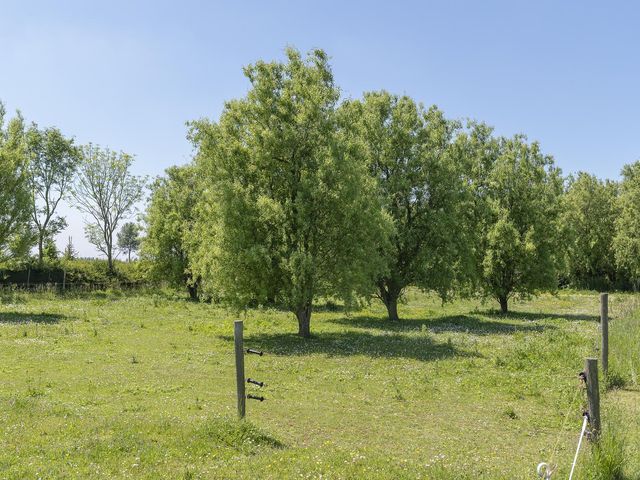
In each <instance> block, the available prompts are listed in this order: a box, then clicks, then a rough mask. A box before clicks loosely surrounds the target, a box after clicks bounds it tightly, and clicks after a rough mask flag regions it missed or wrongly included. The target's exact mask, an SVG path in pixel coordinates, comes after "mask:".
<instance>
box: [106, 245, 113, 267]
mask: <svg viewBox="0 0 640 480" xmlns="http://www.w3.org/2000/svg"><path fill="white" fill-rule="evenodd" d="M107 267H108V268H109V273H113V272H114V269H113V253H112V251H111V246H109V245H107Z"/></svg>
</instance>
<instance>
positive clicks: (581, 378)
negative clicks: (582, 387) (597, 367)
mask: <svg viewBox="0 0 640 480" xmlns="http://www.w3.org/2000/svg"><path fill="white" fill-rule="evenodd" d="M578 378H579V379H580V380H582V381H583V382H584V383H587V374H586V373H585V372H580V373H579V374H578Z"/></svg>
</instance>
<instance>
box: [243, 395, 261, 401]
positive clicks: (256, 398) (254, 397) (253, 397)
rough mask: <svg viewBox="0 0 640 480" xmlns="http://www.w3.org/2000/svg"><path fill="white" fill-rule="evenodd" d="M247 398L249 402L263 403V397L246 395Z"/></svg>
mask: <svg viewBox="0 0 640 480" xmlns="http://www.w3.org/2000/svg"><path fill="white" fill-rule="evenodd" d="M247 398H248V399H249V400H258V401H260V402H264V397H258V396H256V395H251V394H249V395H247Z"/></svg>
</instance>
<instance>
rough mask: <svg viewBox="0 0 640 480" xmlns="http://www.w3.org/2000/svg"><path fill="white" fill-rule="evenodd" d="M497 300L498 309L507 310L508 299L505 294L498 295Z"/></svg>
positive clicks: (504, 311)
mask: <svg viewBox="0 0 640 480" xmlns="http://www.w3.org/2000/svg"><path fill="white" fill-rule="evenodd" d="M498 302H500V311H501V312H502V313H507V312H508V311H509V300H508V298H507V296H506V295H500V296H499V297H498Z"/></svg>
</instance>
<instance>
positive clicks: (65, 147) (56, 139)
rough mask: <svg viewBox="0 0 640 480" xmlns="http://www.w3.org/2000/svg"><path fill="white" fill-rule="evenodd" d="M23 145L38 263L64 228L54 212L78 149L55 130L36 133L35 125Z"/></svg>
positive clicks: (77, 158)
mask: <svg viewBox="0 0 640 480" xmlns="http://www.w3.org/2000/svg"><path fill="white" fill-rule="evenodd" d="M26 145H27V152H28V156H29V188H30V190H31V221H32V222H33V225H34V227H35V230H36V232H37V236H38V259H39V260H40V262H42V261H43V258H44V256H45V255H46V254H47V253H46V252H45V244H47V243H50V242H47V239H49V240H51V239H53V238H54V237H55V236H56V235H57V234H58V233H59V232H61V231H62V230H63V229H64V228H65V227H66V226H67V222H66V220H65V219H64V218H63V217H59V216H56V215H55V212H56V209H57V208H58V204H59V203H60V200H62V199H63V198H65V197H66V196H68V194H69V189H70V187H71V183H72V181H73V178H74V176H75V173H76V169H77V168H78V163H79V162H80V149H79V148H78V147H76V146H75V145H74V142H73V139H67V138H65V137H64V136H63V135H62V133H61V132H60V130H58V129H57V128H47V129H45V130H40V129H38V126H37V125H36V124H35V123H34V124H32V126H31V127H30V128H29V130H28V131H27V133H26ZM49 250H50V248H49Z"/></svg>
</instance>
